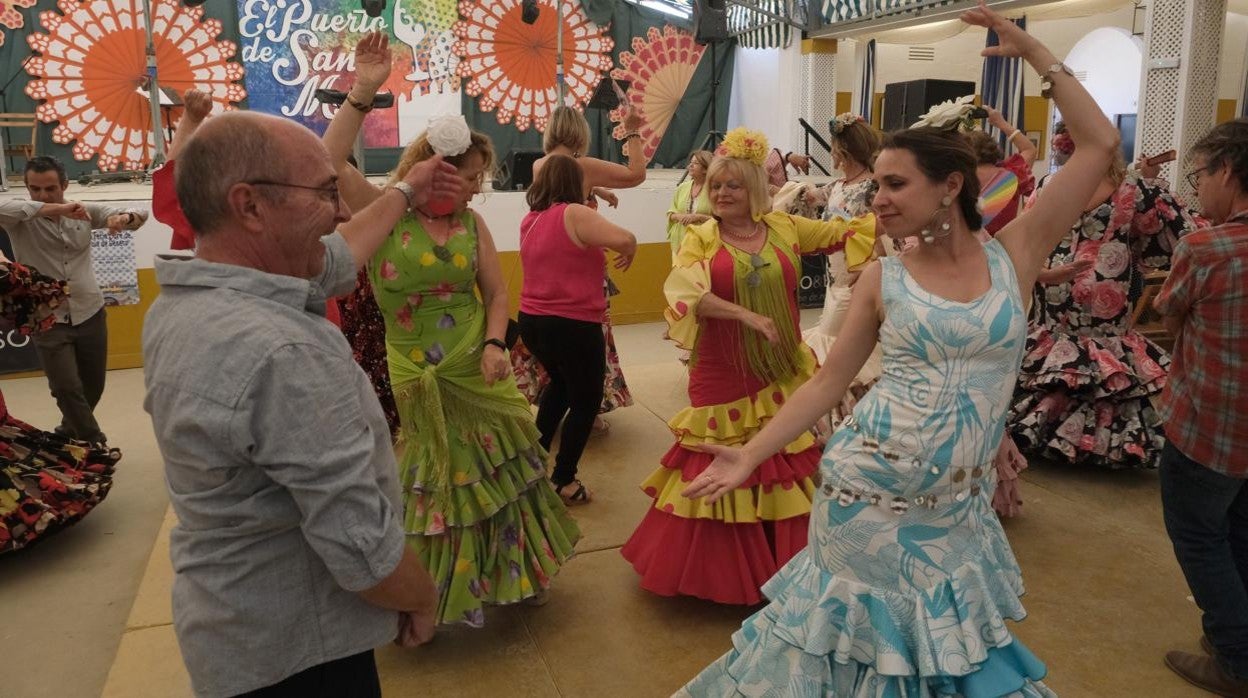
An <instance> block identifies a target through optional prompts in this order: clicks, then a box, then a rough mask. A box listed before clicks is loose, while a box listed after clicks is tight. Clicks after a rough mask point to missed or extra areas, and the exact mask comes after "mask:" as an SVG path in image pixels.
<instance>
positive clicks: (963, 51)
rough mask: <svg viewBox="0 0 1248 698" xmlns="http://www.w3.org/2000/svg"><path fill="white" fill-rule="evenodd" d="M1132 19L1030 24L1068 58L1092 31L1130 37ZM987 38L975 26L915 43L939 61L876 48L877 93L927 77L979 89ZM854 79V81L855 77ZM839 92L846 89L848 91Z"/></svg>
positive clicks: (1030, 74) (896, 48)
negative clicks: (1119, 30) (961, 82)
mask: <svg viewBox="0 0 1248 698" xmlns="http://www.w3.org/2000/svg"><path fill="white" fill-rule="evenodd" d="M1141 19H1142V18H1141ZM1131 20H1132V9H1131V6H1130V5H1126V6H1124V7H1122V8H1120V9H1118V10H1115V11H1113V12H1106V13H1103V14H1097V15H1092V16H1089V17H1077V18H1072V19H1050V20H1040V21H1035V22H1030V23H1028V27H1027V29H1028V31H1029V32H1031V33H1032V34H1033V35H1034V36H1036V37H1037V38H1039V39H1040V41H1042V42H1043V43H1044V44H1045V46H1047V47H1048V48H1049V50H1051V51H1052V52H1053V54H1054V55H1056V56H1064V55H1066V54H1068V53H1069V52H1070V50H1071V49H1072V48H1074V46H1075V44H1076V43H1078V41H1079V40H1080V39H1081V38H1082V37H1083V36H1084V35H1085V34H1087V33H1088V32H1089V31H1090V30H1092V29H1096V28H1099V27H1119V28H1122V29H1125V30H1126V31H1127V33H1128V34H1129V33H1130V30H1131ZM919 29H921V28H916V30H915V32H916V34H917V32H918V30H919ZM890 33H891V34H892V35H893V36H894V37H897V39H896V40H897V41H905V40H906V39H905V34H904V33H903V31H895V32H890ZM986 38H987V31H986V30H983V29H980V28H978V27H971V28H968V29H967V30H966V31H964V32H962V33H960V34H958V35H956V36H953V37H950V38H948V39H941V40H939V41H934V42H927V43H921V44H915V45H920V46H931V47H933V48H935V49H936V60H935V61H912V60H910V59H909V57H908V53H909V49H910V46H911V44H910V43H905V44H903V43H891V44H880V45H878V46H877V47H876V59H875V65H876V78H875V88H876V91H877V92H883V91H884V86H885V85H887V84H889V83H891V82H906V81H909V80H923V79H925V78H940V79H942V80H964V81H969V82H974V83H975V84H976V86H978V85H979V78H980V75H981V74H982V72H983V58H982V57H981V56H980V55H979V53H980V51H982V50H983V48H984V42H985V41H986ZM1024 75H1025V79H1026V84H1025V90H1026V93H1027V94H1029V95H1036V94H1039V93H1040V80H1039V78H1038V77H1037V76H1036V75H1035V71H1032V70H1027V71H1024ZM850 79H851V80H852V77H851V78H850ZM1137 81H1138V76H1137ZM842 84H848V83H842ZM1137 85H1138V82H1137ZM839 89H842V90H846V89H848V88H839ZM1137 91H1138V90H1137Z"/></svg>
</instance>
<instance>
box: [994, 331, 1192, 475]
mask: <svg viewBox="0 0 1248 698" xmlns="http://www.w3.org/2000/svg"><path fill="white" fill-rule="evenodd" d="M1027 347H1028V352H1027V354H1026V355H1025V356H1024V358H1023V365H1022V370H1021V371H1020V373H1019V381H1018V387H1017V388H1016V389H1015V393H1014V404H1013V406H1012V408H1011V410H1010V418H1009V424H1010V432H1011V434H1013V436H1014V438H1015V439H1016V440H1017V441H1018V446H1019V448H1021V449H1023V450H1024V451H1026V452H1031V453H1037V454H1040V455H1043V456H1044V457H1046V458H1050V459H1053V460H1057V461H1064V462H1070V463H1087V464H1092V465H1100V466H1103V467H1107V468H1110V469H1121V468H1156V467H1157V465H1158V459H1159V457H1160V454H1161V449H1162V447H1163V446H1164V445H1165V437H1164V434H1163V431H1162V419H1161V416H1160V415H1159V414H1158V413H1157V411H1156V410H1155V409H1154V408H1153V405H1152V400H1153V398H1154V397H1155V396H1156V395H1158V394H1159V393H1161V391H1162V389H1163V388H1164V387H1165V383H1166V375H1167V371H1168V367H1169V364H1170V359H1169V357H1168V356H1167V355H1166V352H1165V350H1163V349H1162V348H1161V347H1159V346H1157V345H1156V344H1154V343H1153V342H1151V341H1150V340H1148V339H1147V338H1146V337H1144V336H1143V335H1141V334H1139V333H1138V332H1135V331H1128V332H1126V333H1125V334H1123V335H1120V336H1114V337H1091V336H1075V335H1068V334H1063V333H1058V332H1054V331H1052V330H1050V329H1049V328H1047V327H1041V328H1038V329H1035V330H1034V331H1033V332H1032V335H1031V336H1030V337H1029V338H1028V340H1027Z"/></svg>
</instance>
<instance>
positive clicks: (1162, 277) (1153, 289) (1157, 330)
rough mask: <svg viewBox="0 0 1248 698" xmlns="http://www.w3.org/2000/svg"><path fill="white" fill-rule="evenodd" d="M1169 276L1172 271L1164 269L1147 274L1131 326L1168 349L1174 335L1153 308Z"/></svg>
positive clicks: (1132, 315) (1172, 343) (1170, 346)
mask: <svg viewBox="0 0 1248 698" xmlns="http://www.w3.org/2000/svg"><path fill="white" fill-rule="evenodd" d="M1169 276H1170V273H1169V272H1164V271H1152V272H1148V273H1147V274H1145V275H1144V289H1143V291H1142V292H1141V293H1140V299H1139V300H1138V301H1136V302H1135V308H1134V310H1132V312H1131V326H1132V327H1134V328H1135V329H1136V330H1137V331H1138V332H1139V333H1140V334H1142V335H1144V336H1145V337H1147V338H1149V339H1151V340H1153V341H1154V342H1156V343H1157V344H1159V345H1161V346H1162V347H1163V348H1165V349H1166V350H1170V349H1172V348H1173V346H1174V337H1171V336H1170V333H1169V332H1166V328H1165V326H1163V325H1162V324H1161V316H1160V315H1159V314H1158V313H1157V311H1156V310H1153V299H1154V298H1156V297H1157V294H1158V293H1159V292H1160V291H1161V287H1162V286H1163V285H1164V284H1165V283H1166V278H1167V277H1169Z"/></svg>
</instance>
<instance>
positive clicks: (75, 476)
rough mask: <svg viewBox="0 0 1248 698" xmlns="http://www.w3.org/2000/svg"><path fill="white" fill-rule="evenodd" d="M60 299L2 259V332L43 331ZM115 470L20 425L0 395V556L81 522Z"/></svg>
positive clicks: (65, 441)
mask: <svg viewBox="0 0 1248 698" xmlns="http://www.w3.org/2000/svg"><path fill="white" fill-rule="evenodd" d="M65 298H66V287H65V282H64V281H58V280H56V279H53V278H51V277H48V276H44V275H43V274H40V273H39V272H37V271H35V270H33V269H31V268H29V267H25V266H23V265H21V264H18V263H16V262H6V261H0V329H3V330H5V331H9V330H12V331H15V332H17V333H18V334H21V335H25V336H28V335H31V334H35V333H37V332H41V331H43V330H45V329H47V328H48V327H50V326H51V325H52V323H53V322H54V321H55V318H54V317H53V315H52V311H53V309H54V308H56V307H57V306H59V305H60V304H61V303H62V302H64V301H65ZM115 466H116V460H115V459H114V458H111V457H110V456H109V454H108V452H107V451H105V450H103V449H97V448H92V447H91V446H90V444H87V443H85V442H82V441H74V440H73V439H70V438H68V437H65V436H62V435H60V434H55V433H51V432H46V431H42V430H40V429H36V428H34V427H32V426H30V425H29V424H26V423H25V422H22V421H19V420H18V419H16V418H15V417H13V416H12V415H10V414H9V410H8V407H7V406H6V405H5V402H4V394H3V393H0V554H3V553H9V552H13V551H15V550H20V549H22V548H25V547H28V546H30V545H33V544H35V543H37V542H39V541H41V540H44V539H46V538H47V537H48V536H50V535H52V534H53V533H56V532H57V531H59V530H61V529H63V528H65V527H67V526H69V525H71V524H74V523H77V522H78V521H81V520H82V518H83V517H84V516H86V515H87V514H89V513H90V512H91V511H92V510H93V509H95V507H96V506H97V505H98V504H99V503H100V502H101V501H103V500H104V498H105V497H106V496H108V492H109V490H110V489H112V486H113V470H114V468H115Z"/></svg>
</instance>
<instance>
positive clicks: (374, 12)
mask: <svg viewBox="0 0 1248 698" xmlns="http://www.w3.org/2000/svg"><path fill="white" fill-rule="evenodd" d="M360 5H362V6H363V7H364V14H366V15H368V16H369V17H380V16H381V13H382V12H385V11H386V0H360Z"/></svg>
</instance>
